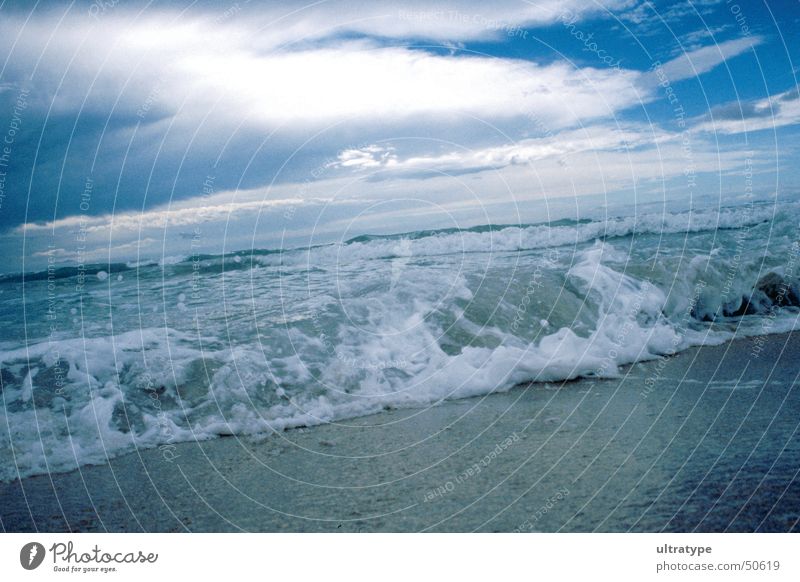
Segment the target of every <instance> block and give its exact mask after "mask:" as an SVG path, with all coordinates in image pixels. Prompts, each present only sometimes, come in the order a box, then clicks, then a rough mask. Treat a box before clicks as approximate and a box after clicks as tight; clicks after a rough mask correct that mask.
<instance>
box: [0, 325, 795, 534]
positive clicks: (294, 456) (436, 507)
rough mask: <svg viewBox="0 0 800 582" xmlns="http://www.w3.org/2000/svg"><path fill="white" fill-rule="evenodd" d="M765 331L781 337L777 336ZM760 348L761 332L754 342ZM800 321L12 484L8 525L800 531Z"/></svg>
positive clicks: (0, 491)
mask: <svg viewBox="0 0 800 582" xmlns="http://www.w3.org/2000/svg"><path fill="white" fill-rule="evenodd" d="M764 339H766V341H763V340H764ZM756 347H758V349H756ZM798 353H800V335H799V334H797V333H793V334H785V335H775V336H769V337H768V338H760V339H759V340H754V339H752V338H751V339H741V340H736V341H733V342H731V343H728V344H724V345H721V346H716V347H703V348H696V349H691V350H688V351H686V352H682V353H680V354H678V355H676V356H674V357H672V358H666V359H663V360H657V361H651V362H646V363H639V364H636V365H633V366H630V367H628V368H626V369H625V370H624V371H623V376H622V377H621V378H619V379H614V380H601V381H591V380H579V381H572V382H565V383H558V384H534V385H528V386H520V387H518V388H516V389H514V390H512V391H511V392H508V393H504V394H493V395H490V396H487V397H483V398H474V399H468V400H460V401H455V402H448V403H445V404H442V405H440V406H435V407H432V408H428V409H425V410H390V411H386V412H384V413H382V414H378V415H375V416H371V417H364V418H359V419H356V420H353V421H348V422H346V423H340V424H331V425H325V426H320V427H315V428H310V429H298V430H290V431H286V432H283V433H280V434H275V435H272V436H269V437H264V438H259V439H254V438H249V439H248V438H237V437H226V438H219V439H216V440H210V441H204V442H197V443H180V444H177V445H175V446H174V447H173V446H169V447H165V448H162V449H161V450H158V449H150V450H142V451H139V452H136V453H133V454H128V455H125V456H122V457H119V458H116V459H112V460H111V462H110V463H109V464H107V465H100V466H87V467H83V468H81V469H80V470H78V471H73V472H70V473H64V474H54V475H51V476H37V477H33V478H27V479H24V480H22V481H21V482H20V481H16V482H13V483H5V484H2V485H0V519H2V528H3V529H4V530H6V531H147V532H152V531H159V532H164V531H166V532H173V531H174V532H178V531H322V532H332V531H346V532H354V531H367V532H373V531H502V532H508V531H548V532H552V531H578V532H591V531H646V532H651V531H796V530H797V529H798V515H799V514H800V481H798V473H800V440H798V438H797V429H798V425H799V421H798V411H799V410H800V390H798V388H797V384H796V382H797V377H798V373H800V358H798Z"/></svg>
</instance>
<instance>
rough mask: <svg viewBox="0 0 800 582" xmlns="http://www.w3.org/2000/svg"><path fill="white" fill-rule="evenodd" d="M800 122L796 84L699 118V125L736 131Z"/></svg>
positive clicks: (706, 129)
mask: <svg viewBox="0 0 800 582" xmlns="http://www.w3.org/2000/svg"><path fill="white" fill-rule="evenodd" d="M797 124H800V95H798V91H797V89H796V88H795V89H792V90H789V91H786V92H784V93H779V94H777V95H771V96H770V97H766V98H764V99H757V100H755V101H742V102H738V103H737V102H733V103H728V104H726V105H723V106H721V107H716V108H714V109H713V110H712V111H711V114H710V115H708V116H706V117H705V118H704V119H703V120H702V121H701V120H698V123H697V125H696V127H695V129H696V130H697V131H704V132H716V133H725V134H734V133H746V132H754V131H760V130H763V129H776V128H779V127H785V126H788V125H797Z"/></svg>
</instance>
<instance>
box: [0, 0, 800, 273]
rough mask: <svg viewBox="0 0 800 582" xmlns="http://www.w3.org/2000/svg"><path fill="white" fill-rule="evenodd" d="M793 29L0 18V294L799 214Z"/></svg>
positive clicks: (529, 6)
mask: <svg viewBox="0 0 800 582" xmlns="http://www.w3.org/2000/svg"><path fill="white" fill-rule="evenodd" d="M797 38H800V4H798V3H797V2H796V1H793V0H792V1H790V0H783V1H778V2H769V3H768V4H764V3H760V2H747V3H745V2H736V1H731V2H724V1H723V2H708V1H706V0H700V1H694V2H691V1H684V2H681V1H678V2H642V1H639V0H606V1H603V2H578V1H561V2H556V1H550V0H547V1H542V2H524V1H518V0H513V1H512V0H509V1H499V2H492V3H488V2H467V1H462V2H456V1H436V0H428V1H425V2H405V3H403V4H402V5H399V4H398V3H383V2H346V3H344V2H317V3H310V4H308V3H302V2H255V1H251V2H246V1H240V2H231V3H225V2H217V3H212V2H169V3H165V2H161V3H142V2H135V1H128V0H119V1H118V2H113V1H109V0H106V1H105V2H100V1H97V2H72V3H67V2H65V3H56V2H47V3H43V2H42V3H38V4H36V5H34V3H33V2H19V3H13V2H12V3H9V2H3V3H2V4H0V61H1V62H2V69H0V71H2V72H1V73H0V134H2V137H0V140H3V143H2V144H0V255H1V256H0V271H3V272H9V271H21V270H32V269H37V268H42V267H43V266H46V264H47V261H48V259H50V260H55V261H57V262H58V263H59V264H64V265H67V264H74V263H75V262H77V261H86V262H92V263H94V262H103V261H109V260H110V261H130V260H136V259H151V258H159V257H175V256H185V255H188V254H190V253H192V252H197V251H202V252H208V253H220V252H227V251H231V250H239V249H246V248H251V247H256V248H271V247H276V246H280V245H285V246H296V245H303V244H309V243H312V244H313V243H323V242H330V241H336V240H340V239H342V238H349V237H352V236H357V235H360V234H364V233H387V232H402V231H410V230H417V229H423V228H443V227H454V226H461V227H468V226H473V225H477V224H486V223H518V222H522V223H532V222H539V221H543V220H547V219H548V218H562V217H566V216H569V217H573V218H574V217H584V216H598V215H602V213H604V212H612V213H620V212H625V213H627V212H633V211H639V210H640V209H641V211H654V210H655V211H658V209H659V208H660V207H661V205H663V204H664V203H665V202H666V203H667V204H669V205H673V206H683V207H689V206H695V205H700V206H705V205H717V204H729V203H736V202H741V201H743V200H745V199H746V197H747V196H748V195H749V194H750V193H752V195H753V196H754V197H756V198H770V197H774V196H776V195H778V196H780V197H793V196H795V195H796V193H797V192H798V190H799V189H800V188H799V187H800V173H798V169H797V168H798V166H800V164H798V162H800V158H799V157H798V156H799V152H798V146H797V143H798V140H797V136H798V133H799V132H798V122H800V98H798V92H797V75H798V66H800V54H798V53H799V51H800V49H799V48H798V47H800V45H799V44H798V43H797V41H796V39H797Z"/></svg>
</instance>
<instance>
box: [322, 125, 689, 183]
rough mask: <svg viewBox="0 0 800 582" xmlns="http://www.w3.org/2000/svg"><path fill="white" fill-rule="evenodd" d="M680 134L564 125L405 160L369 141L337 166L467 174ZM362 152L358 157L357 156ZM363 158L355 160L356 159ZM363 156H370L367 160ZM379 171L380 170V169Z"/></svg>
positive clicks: (388, 174) (384, 175) (386, 175)
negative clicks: (501, 141) (531, 135)
mask: <svg viewBox="0 0 800 582" xmlns="http://www.w3.org/2000/svg"><path fill="white" fill-rule="evenodd" d="M670 139H675V136H673V135H670V134H668V133H666V132H664V131H662V130H660V129H658V128H656V127H651V126H627V127H615V126H610V125H605V124H600V125H593V126H588V127H583V128H580V129H575V130H565V131H562V132H559V133H558V134H551V135H547V136H545V137H540V138H531V139H523V140H519V141H516V142H513V143H510V144H505V145H500V146H491V147H483V148H471V149H470V148H465V147H462V148H459V149H452V150H451V151H449V152H447V153H444V154H438V155H417V156H408V157H406V158H403V159H400V158H399V157H398V155H397V153H396V149H395V148H392V147H378V146H370V147H369V148H366V150H367V151H364V150H348V151H347V152H343V154H345V155H340V160H342V159H344V160H345V161H344V162H342V161H339V162H337V163H336V164H334V165H335V167H338V168H347V167H350V168H352V169H355V170H359V171H365V172H368V173H369V174H370V179H371V180H373V181H376V180H387V179H395V178H434V177H438V176H440V175H442V174H449V175H462V174H466V173H474V172H481V171H485V170H499V169H502V168H505V167H508V166H512V165H522V164H531V163H533V162H537V161H540V160H544V159H548V158H551V159H557V160H558V161H559V163H560V164H561V165H566V164H567V158H569V156H574V155H575V154H579V153H586V152H594V153H597V152H619V153H624V152H628V151H630V150H633V149H636V148H639V147H647V146H654V145H656V144H659V143H663V142H665V141H668V140H670ZM356 156H359V157H356ZM353 159H355V160H357V161H358V163H350V164H348V163H347V162H350V161H351V160H353ZM362 160H365V161H364V162H362ZM376 170H379V171H378V172H376Z"/></svg>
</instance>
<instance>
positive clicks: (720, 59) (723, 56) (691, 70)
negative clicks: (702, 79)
mask: <svg viewBox="0 0 800 582" xmlns="http://www.w3.org/2000/svg"><path fill="white" fill-rule="evenodd" d="M761 42H762V39H761V38H760V37H757V36H751V37H745V38H737V39H734V40H728V41H725V42H720V43H717V44H713V45H709V46H705V47H702V48H699V49H695V50H691V51H688V52H685V53H683V54H682V55H680V56H679V57H676V58H674V59H672V60H671V61H668V62H666V63H664V64H663V65H662V67H661V69H662V71H663V73H664V75H665V76H666V78H667V79H668V80H669V81H671V82H672V81H680V80H682V79H691V78H692V77H697V76H700V75H702V74H703V73H707V72H708V71H710V70H711V69H713V68H715V67H717V66H719V65H721V64H722V63H724V62H725V61H727V60H728V59H731V58H733V57H735V56H738V55H740V54H742V53H744V52H746V51H748V50H750V49H752V48H753V47H755V46H758V45H759V44H761Z"/></svg>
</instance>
